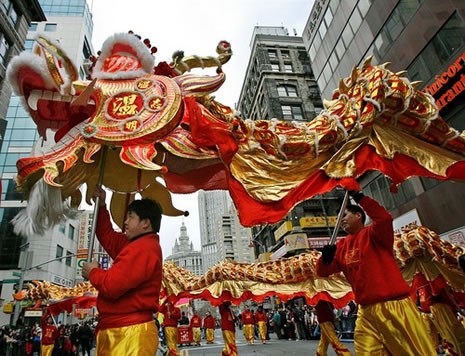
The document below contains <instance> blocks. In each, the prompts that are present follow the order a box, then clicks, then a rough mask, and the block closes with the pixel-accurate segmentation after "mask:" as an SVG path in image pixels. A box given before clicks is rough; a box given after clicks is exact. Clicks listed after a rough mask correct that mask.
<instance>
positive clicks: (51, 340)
mask: <svg viewBox="0 0 465 356" xmlns="http://www.w3.org/2000/svg"><path fill="white" fill-rule="evenodd" d="M58 335H59V334H58V329H57V327H56V326H55V325H49V324H45V325H44V324H43V325H42V339H41V340H40V343H41V344H42V345H54V344H55V340H56V338H57V337H58Z"/></svg>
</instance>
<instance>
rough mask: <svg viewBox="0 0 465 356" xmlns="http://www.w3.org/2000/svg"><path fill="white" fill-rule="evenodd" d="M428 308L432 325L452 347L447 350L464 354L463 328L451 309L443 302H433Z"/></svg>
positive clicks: (464, 338)
mask: <svg viewBox="0 0 465 356" xmlns="http://www.w3.org/2000/svg"><path fill="white" fill-rule="evenodd" d="M430 309H431V315H432V318H431V319H432V321H433V323H434V326H435V327H436V329H437V330H438V331H439V334H440V335H441V336H442V337H443V338H444V339H445V341H447V344H449V346H450V347H451V348H452V350H451V349H449V350H448V351H450V352H452V351H453V352H455V353H456V354H457V355H465V328H464V327H463V325H462V324H461V323H460V321H458V320H457V317H456V316H455V314H454V312H453V311H452V309H451V308H450V307H449V306H448V305H447V304H443V303H435V304H433V305H431V307H430Z"/></svg>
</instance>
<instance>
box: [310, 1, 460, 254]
mask: <svg viewBox="0 0 465 356" xmlns="http://www.w3.org/2000/svg"><path fill="white" fill-rule="evenodd" d="M303 38H304V42H305V45H306V48H307V49H308V53H309V57H310V61H311V63H312V69H313V71H314V74H315V78H316V80H317V81H318V85H319V87H320V89H321V91H322V93H323V97H324V98H330V97H331V93H332V91H333V90H334V89H335V88H336V87H337V83H338V82H339V79H340V78H344V77H347V76H349V75H350V71H351V69H352V67H353V66H355V65H360V64H361V63H362V62H363V61H364V59H365V58H367V57H368V56H372V57H373V59H372V63H374V64H377V63H378V64H381V63H386V62H391V64H390V67H389V68H390V69H391V70H392V71H393V72H397V71H401V70H407V77H408V78H409V79H410V80H412V81H422V83H423V84H422V85H421V86H420V88H422V89H423V90H425V91H427V92H429V93H430V94H431V95H433V97H434V98H435V100H436V104H437V106H438V108H439V109H440V114H441V116H442V117H443V118H444V119H445V120H446V121H447V122H448V124H449V125H451V126H452V127H454V128H455V129H457V130H459V131H462V130H464V129H465V120H464V119H463V117H464V114H465V101H464V100H463V99H464V98H465V95H464V92H465V80H464V78H465V77H464V73H465V3H464V2H463V1H454V0H444V1H441V2H438V1H434V0H371V1H370V0H358V1H355V0H354V1H341V0H330V1H327V0H316V1H315V3H314V6H313V8H312V11H311V13H310V16H309V18H308V21H307V24H306V26H305V29H304V32H303ZM361 183H362V186H363V190H364V191H365V192H367V193H368V194H370V195H371V196H373V197H374V198H376V199H377V200H378V201H380V202H381V203H382V204H383V205H384V206H385V207H386V208H387V209H389V211H390V212H391V214H392V215H393V216H394V217H395V220H394V227H395V228H396V229H400V228H401V227H402V226H403V225H405V224H408V223H410V222H414V221H415V222H416V223H418V224H422V225H425V226H427V227H429V228H431V229H432V230H434V231H436V232H437V233H439V234H441V236H442V237H443V238H444V239H447V240H449V241H451V242H453V243H456V244H459V245H462V246H465V210H464V209H463V201H464V200H465V183H464V182H441V181H437V180H433V179H423V178H412V179H409V180H408V181H406V182H404V183H403V184H402V185H400V186H399V187H398V188H399V189H398V192H397V193H396V194H392V193H390V192H389V186H390V182H389V180H388V179H387V178H386V177H384V176H382V175H380V174H376V173H373V174H368V175H366V176H365V177H363V179H362V181H361Z"/></svg>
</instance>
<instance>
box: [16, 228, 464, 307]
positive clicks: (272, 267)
mask: <svg viewBox="0 0 465 356" xmlns="http://www.w3.org/2000/svg"><path fill="white" fill-rule="evenodd" d="M393 249H394V255H395V258H396V260H397V263H398V265H399V267H400V268H401V271H402V273H403V276H404V278H405V280H406V281H407V282H408V283H410V284H411V283H412V280H413V277H414V276H415V274H417V273H422V274H423V275H424V276H425V277H426V278H427V279H428V280H430V281H434V280H436V279H438V278H445V280H447V282H448V284H449V286H450V287H451V288H452V289H453V290H454V291H455V292H457V293H461V295H462V298H463V296H465V294H464V293H465V274H464V273H463V271H461V269H460V267H459V266H458V263H457V259H458V257H459V256H461V255H462V254H464V253H465V250H464V248H462V247H459V246H456V245H453V244H450V243H449V242H447V241H444V240H442V239H441V238H440V237H439V236H438V235H437V234H436V233H435V232H434V231H431V230H429V229H428V228H426V227H424V226H416V225H410V226H408V227H406V228H404V230H403V231H402V233H399V234H396V235H395V237H394V245H393ZM319 257H320V252H318V251H309V252H305V253H301V254H299V255H297V256H293V257H289V258H284V259H280V260H276V261H268V262H258V263H252V264H247V263H235V262H222V263H220V264H218V265H215V266H213V267H211V268H210V269H209V270H208V271H207V273H205V274H204V275H201V276H197V275H194V274H193V273H192V272H190V271H188V270H186V269H184V268H182V267H179V266H177V265H176V264H174V263H173V262H165V263H164V265H163V283H162V299H165V298H171V299H172V300H178V299H181V298H202V299H206V300H209V301H210V302H211V303H212V304H214V305H218V304H221V302H222V301H224V300H232V301H234V302H235V303H239V302H241V301H245V300H255V301H263V299H264V298H265V297H266V296H271V295H276V296H279V297H280V299H281V300H283V301H286V300H289V299H292V298H295V297H297V296H302V297H305V298H306V300H307V302H308V303H309V304H316V302H317V301H318V300H319V299H327V300H331V301H332V302H334V303H335V304H336V305H338V306H340V307H342V306H344V305H345V304H347V302H348V301H349V300H351V299H353V294H352V290H351V288H350V285H349V283H348V282H347V281H346V279H345V278H344V276H343V275H342V274H334V275H332V276H330V277H328V278H320V277H318V276H317V275H316V261H317V260H318V258H319ZM96 294H97V291H96V290H95V289H94V288H93V287H92V285H91V284H90V283H89V282H84V283H79V284H78V285H76V286H75V287H73V288H66V287H61V286H57V285H54V284H52V283H50V282H47V281H45V282H40V281H35V282H34V283H30V284H28V285H27V288H26V289H25V290H23V291H20V292H19V293H17V294H16V295H15V299H17V300H30V301H32V302H34V303H37V302H38V301H39V300H42V301H44V302H45V303H47V304H48V303H50V302H56V301H61V300H63V299H67V298H76V297H80V296H89V295H94V296H95V295H96ZM462 302H465V300H463V301H462Z"/></svg>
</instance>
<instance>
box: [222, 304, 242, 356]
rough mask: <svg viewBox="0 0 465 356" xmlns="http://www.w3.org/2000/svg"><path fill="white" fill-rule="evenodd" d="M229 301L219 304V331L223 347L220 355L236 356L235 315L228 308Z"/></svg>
mask: <svg viewBox="0 0 465 356" xmlns="http://www.w3.org/2000/svg"><path fill="white" fill-rule="evenodd" d="M230 306H231V302H224V303H223V304H221V305H220V306H219V309H220V316H221V331H222V332H223V340H224V349H223V351H222V353H221V355H222V356H237V355H238V353H237V346H236V324H235V322H236V317H235V316H234V314H233V312H232V311H231V309H230V308H229V307H230Z"/></svg>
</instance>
